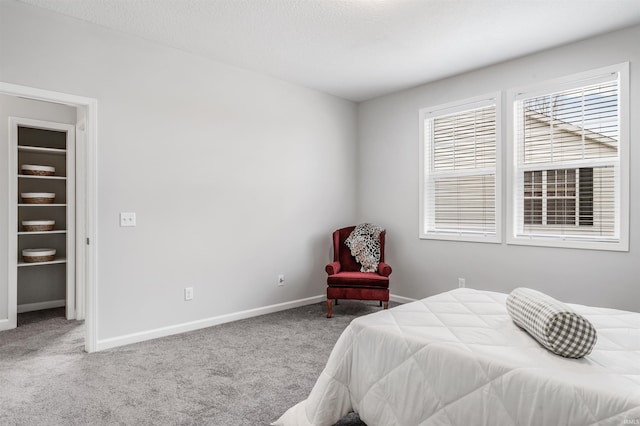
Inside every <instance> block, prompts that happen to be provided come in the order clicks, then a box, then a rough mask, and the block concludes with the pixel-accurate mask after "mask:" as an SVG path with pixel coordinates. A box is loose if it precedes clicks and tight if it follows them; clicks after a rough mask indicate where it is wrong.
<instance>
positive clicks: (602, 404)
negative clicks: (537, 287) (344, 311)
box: [273, 289, 640, 426]
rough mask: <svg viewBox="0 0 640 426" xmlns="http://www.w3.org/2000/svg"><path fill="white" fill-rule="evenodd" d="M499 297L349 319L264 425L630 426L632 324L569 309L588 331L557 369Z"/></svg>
mask: <svg viewBox="0 0 640 426" xmlns="http://www.w3.org/2000/svg"><path fill="white" fill-rule="evenodd" d="M506 298H507V295H506V294H502V293H495V292H488V291H479V290H473V289H456V290H453V291H450V292H446V293H442V294H439V295H436V296H432V297H428V298H426V299H423V300H419V301H416V302H412V303H408V304H405V305H401V306H397V307H395V308H393V309H390V310H387V311H380V312H377V313H374V314H371V315H367V316H364V317H360V318H357V319H355V320H354V321H352V322H351V324H350V325H349V326H348V327H347V328H346V329H345V331H344V332H343V334H342V336H341V337H340V338H339V340H338V342H337V343H336V345H335V347H334V349H333V351H332V353H331V355H330V357H329V360H328V362H327V365H326V367H325V369H324V371H323V372H322V373H321V375H320V377H319V378H318V381H317V382H316V384H315V386H314V388H313V389H312V391H311V393H310V395H309V397H308V398H307V399H306V400H305V401H302V402H301V403H299V404H297V405H295V406H294V407H291V408H290V409H289V410H288V411H287V412H286V413H285V414H284V415H283V416H282V417H281V418H280V419H279V420H277V421H276V422H275V423H273V424H274V425H282V426H303V425H304V426H308V425H314V426H323V425H327V426H329V425H333V424H334V423H336V422H337V421H338V420H339V419H340V418H342V417H343V416H345V415H346V414H348V413H349V412H351V411H354V412H357V413H358V414H359V415H360V418H361V420H362V421H364V422H365V423H366V424H367V425H368V426H376V425H385V426H390V425H470V424H473V425H481V424H484V425H580V426H584V425H596V424H597V425H617V426H619V425H625V424H640V314H639V313H634V312H626V311H620V310H615V309H605V308H594V307H587V306H581V305H569V306H570V307H571V308H573V309H574V310H575V312H577V313H579V314H581V315H583V316H584V317H585V318H587V319H588V320H589V321H590V322H591V323H592V324H593V326H595V328H596V329H597V333H598V340H597V343H596V345H595V347H594V348H593V351H592V352H591V354H589V355H588V356H586V357H584V358H581V359H567V358H563V357H560V356H557V355H554V354H552V353H550V352H549V351H547V350H546V349H544V348H543V347H542V346H541V345H540V344H538V343H537V342H536V341H535V340H534V339H533V338H531V336H529V335H528V334H527V333H526V332H525V331H523V330H522V329H520V328H518V327H517V326H516V325H515V324H514V323H513V321H512V320H511V318H510V316H509V315H508V313H507V311H506V308H505V301H506Z"/></svg>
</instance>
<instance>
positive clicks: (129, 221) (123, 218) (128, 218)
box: [120, 212, 136, 226]
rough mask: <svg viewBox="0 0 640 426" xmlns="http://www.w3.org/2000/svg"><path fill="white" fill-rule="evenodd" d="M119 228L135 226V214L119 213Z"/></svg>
mask: <svg viewBox="0 0 640 426" xmlns="http://www.w3.org/2000/svg"><path fill="white" fill-rule="evenodd" d="M120 226H136V214H135V213H134V212H121V213H120Z"/></svg>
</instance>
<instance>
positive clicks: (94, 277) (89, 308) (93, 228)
mask: <svg viewBox="0 0 640 426" xmlns="http://www.w3.org/2000/svg"><path fill="white" fill-rule="evenodd" d="M0 94H3V95H8V96H17V97H22V98H26V99H32V100H37V101H45V102H52V103H58V104H63V105H68V106H72V107H76V109H77V115H78V117H77V123H78V124H77V126H78V130H80V131H81V132H82V133H83V134H84V135H83V139H84V146H83V148H84V156H83V157H84V161H76V164H77V168H78V170H77V175H76V181H77V182H84V184H85V185H84V188H83V189H84V191H77V192H76V200H77V201H76V212H77V213H80V214H77V215H76V220H77V221H78V222H77V223H79V224H81V227H82V228H83V229H80V227H78V229H77V236H78V239H80V238H82V239H84V240H85V243H84V244H77V255H78V259H80V261H82V259H84V262H82V263H83V265H82V266H83V267H84V274H83V275H84V279H82V278H83V277H77V278H78V281H77V282H78V283H80V284H79V287H80V294H82V290H83V289H84V311H85V312H84V314H85V340H84V348H85V351H87V352H95V351H96V349H97V337H98V336H97V334H98V333H97V329H98V327H97V325H98V324H97V318H98V312H97V309H98V303H97V301H98V291H97V288H98V285H97V284H98V274H97V272H98V263H97V260H98V259H97V251H98V250H97V247H98V245H97V243H98V235H97V223H98V216H97V215H98V211H97V193H98V186H97V165H98V151H97V141H98V128H97V118H98V116H97V114H98V101H97V100H96V99H94V98H87V97H83V96H77V95H71V94H67V93H61V92H54V91H50V90H44V89H38V88H34V87H28V86H20V85H16V84H11V83H5V82H1V81H0ZM77 133H78V132H77ZM79 151H80V152H82V150H79ZM80 152H78V153H77V154H78V155H80ZM81 188H82V186H81ZM82 224H84V226H82ZM83 248H84V250H83ZM83 281H84V285H82V284H81V283H82V282H83ZM7 296H8V295H7ZM8 303H11V301H10V300H8ZM10 309H13V308H9V310H10Z"/></svg>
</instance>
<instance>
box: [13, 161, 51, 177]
mask: <svg viewBox="0 0 640 426" xmlns="http://www.w3.org/2000/svg"><path fill="white" fill-rule="evenodd" d="M20 170H21V171H22V174H23V175H34V176H53V175H54V174H55V172H56V168H55V167H52V166H38V165H35V164H23V165H22V166H20Z"/></svg>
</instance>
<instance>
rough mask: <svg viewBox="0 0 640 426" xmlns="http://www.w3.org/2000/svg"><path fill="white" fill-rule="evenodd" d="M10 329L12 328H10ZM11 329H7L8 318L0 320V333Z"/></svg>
mask: <svg viewBox="0 0 640 426" xmlns="http://www.w3.org/2000/svg"><path fill="white" fill-rule="evenodd" d="M11 328H13V327H11ZM11 328H10V327H9V319H8V318H7V319H0V331H3V330H10V329H11Z"/></svg>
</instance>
